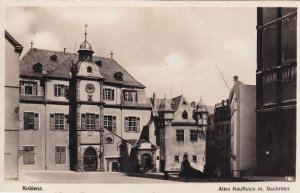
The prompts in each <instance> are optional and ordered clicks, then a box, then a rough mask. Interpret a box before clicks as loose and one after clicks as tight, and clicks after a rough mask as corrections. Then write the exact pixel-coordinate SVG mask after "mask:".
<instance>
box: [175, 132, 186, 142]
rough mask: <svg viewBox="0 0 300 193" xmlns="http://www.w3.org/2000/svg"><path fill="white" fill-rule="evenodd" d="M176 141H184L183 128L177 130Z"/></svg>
mask: <svg viewBox="0 0 300 193" xmlns="http://www.w3.org/2000/svg"><path fill="white" fill-rule="evenodd" d="M176 141H177V142H180V141H184V131H183V130H176Z"/></svg>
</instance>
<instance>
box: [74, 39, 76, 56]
mask: <svg viewBox="0 0 300 193" xmlns="http://www.w3.org/2000/svg"><path fill="white" fill-rule="evenodd" d="M74 53H76V41H75V42H74Z"/></svg>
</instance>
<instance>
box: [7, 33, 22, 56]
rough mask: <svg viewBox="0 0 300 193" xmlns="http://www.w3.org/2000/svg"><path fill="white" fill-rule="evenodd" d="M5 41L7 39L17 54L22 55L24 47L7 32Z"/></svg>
mask: <svg viewBox="0 0 300 193" xmlns="http://www.w3.org/2000/svg"><path fill="white" fill-rule="evenodd" d="M5 39H7V40H8V41H9V42H10V43H11V44H12V45H13V46H14V47H15V52H17V53H19V54H21V53H22V50H23V46H22V45H21V44H20V43H19V42H18V41H17V40H16V39H15V38H13V37H12V35H10V34H9V33H8V32H7V31H6V30H5Z"/></svg>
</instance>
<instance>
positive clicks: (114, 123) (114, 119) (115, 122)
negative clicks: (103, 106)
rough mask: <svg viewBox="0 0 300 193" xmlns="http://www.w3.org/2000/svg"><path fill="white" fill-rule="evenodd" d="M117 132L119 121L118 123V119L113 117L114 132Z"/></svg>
mask: <svg viewBox="0 0 300 193" xmlns="http://www.w3.org/2000/svg"><path fill="white" fill-rule="evenodd" d="M116 130H117V121H116V117H115V116H113V117H112V132H114V133H115V132H116Z"/></svg>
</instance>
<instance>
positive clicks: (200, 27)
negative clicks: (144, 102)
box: [5, 7, 256, 105]
mask: <svg viewBox="0 0 300 193" xmlns="http://www.w3.org/2000/svg"><path fill="white" fill-rule="evenodd" d="M5 11H6V20H5V21H6V24H5V25H6V30H8V32H9V33H11V34H12V35H13V36H14V37H15V38H16V39H17V40H18V41H19V42H20V43H21V44H22V45H23V46H24V50H23V54H22V56H23V55H24V54H25V53H26V52H27V51H28V49H29V47H30V41H31V40H33V41H34V47H36V48H42V49H49V50H58V51H63V48H67V50H68V51H69V52H74V51H77V49H78V47H79V45H80V43H82V42H83V40H84V25H85V23H87V24H88V28H87V31H88V37H87V40H88V42H90V43H91V45H92V47H93V50H94V52H95V53H94V55H97V56H102V57H110V52H111V50H113V52H114V59H115V60H116V61H117V62H118V63H119V64H121V65H122V66H123V67H124V68H125V69H126V70H127V71H128V72H129V73H131V74H132V75H133V76H134V77H135V78H136V79H137V80H138V81H139V82H141V83H143V84H144V85H145V86H146V94H147V96H152V94H153V92H156V93H157V95H158V97H159V98H163V97H164V95H165V94H166V95H167V97H171V95H172V97H176V96H178V95H180V94H183V95H184V96H185V97H186V98H187V100H188V101H189V102H192V101H199V98H200V96H201V97H202V99H203V100H204V102H205V103H206V104H208V105H214V104H216V103H218V102H220V101H221V100H222V99H226V98H228V96H229V90H228V88H227V87H226V84H225V83H224V81H223V80H222V77H221V75H220V74H219V72H218V70H217V68H216V65H218V67H219V69H220V71H221V72H222V73H223V76H224V78H225V80H226V81H227V83H228V85H229V87H230V88H231V87H232V85H233V76H234V75H238V76H239V80H241V81H243V83H244V84H253V85H254V84H255V69H256V28H255V27H256V8H222V7H219V8H216V7H215V8H207V7H198V8H197V7H193V8H189V7H178V8H177V7H171V8H168V7H154V8H153V7H123V8H117V7H108V8H105V7H81V8H80V7H72V8H68V7H48V8H47V7H36V8H30V7H26V8H22V7H9V8H6V10H5ZM75 42H76V49H75ZM171 85H172V93H171Z"/></svg>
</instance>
